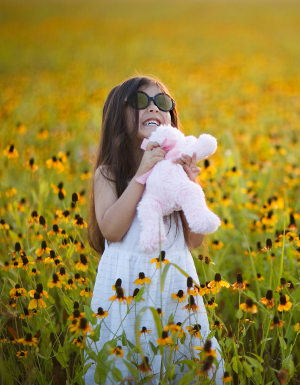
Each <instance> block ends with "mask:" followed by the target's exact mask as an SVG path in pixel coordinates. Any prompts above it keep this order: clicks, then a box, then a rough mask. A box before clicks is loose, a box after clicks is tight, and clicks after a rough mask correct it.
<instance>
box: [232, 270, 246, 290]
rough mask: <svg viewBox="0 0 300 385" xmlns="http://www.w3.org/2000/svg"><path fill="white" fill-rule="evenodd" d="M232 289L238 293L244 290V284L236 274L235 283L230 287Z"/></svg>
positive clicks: (241, 278) (239, 275) (240, 275)
mask: <svg viewBox="0 0 300 385" xmlns="http://www.w3.org/2000/svg"><path fill="white" fill-rule="evenodd" d="M232 287H233V288H234V289H238V290H239V291H241V290H243V289H245V284H244V282H243V277H242V274H240V273H238V275H237V277H236V283H234V284H233V285H232Z"/></svg>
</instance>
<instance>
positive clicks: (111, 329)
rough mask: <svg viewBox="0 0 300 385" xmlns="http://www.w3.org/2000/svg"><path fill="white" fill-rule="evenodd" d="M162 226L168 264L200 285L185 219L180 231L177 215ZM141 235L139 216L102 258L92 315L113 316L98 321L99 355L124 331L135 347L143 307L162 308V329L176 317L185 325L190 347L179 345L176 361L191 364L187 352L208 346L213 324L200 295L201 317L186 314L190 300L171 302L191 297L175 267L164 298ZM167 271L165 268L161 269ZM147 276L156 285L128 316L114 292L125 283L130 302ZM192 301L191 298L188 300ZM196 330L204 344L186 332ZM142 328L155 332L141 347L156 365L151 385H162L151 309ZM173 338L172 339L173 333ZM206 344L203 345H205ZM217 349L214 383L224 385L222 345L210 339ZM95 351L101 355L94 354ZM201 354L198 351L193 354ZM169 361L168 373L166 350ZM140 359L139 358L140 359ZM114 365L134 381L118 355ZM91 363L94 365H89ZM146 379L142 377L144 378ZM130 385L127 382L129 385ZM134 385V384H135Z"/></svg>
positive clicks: (89, 376) (89, 378) (90, 375)
mask: <svg viewBox="0 0 300 385" xmlns="http://www.w3.org/2000/svg"><path fill="white" fill-rule="evenodd" d="M163 223H164V226H165V231H166V234H167V240H166V242H165V243H164V244H163V245H162V250H164V251H165V259H167V260H168V261H169V262H170V263H174V264H176V265H177V266H179V267H180V268H181V269H183V270H184V271H185V272H186V273H187V274H188V275H189V276H190V277H192V278H193V280H194V281H195V282H197V283H198V284H199V279H198V276H197V273H196V269H195V265H194V261H193V257H192V255H191V253H190V252H189V250H188V248H187V246H186V244H185V241H184V235H183V230H182V225H181V221H180V218H179V216H178V227H179V228H178V229H177V231H176V224H175V220H174V215H171V216H169V217H164V218H163ZM139 234H140V223H139V220H138V217H137V214H136V215H135V217H134V220H133V222H132V224H131V226H130V228H129V230H128V231H127V233H126V234H125V236H124V237H123V238H122V240H121V241H119V242H111V243H108V242H107V241H105V251H104V253H103V255H102V257H101V260H100V263H99V266H98V272H97V277H96V281H95V286H94V291H93V297H92V301H91V308H92V310H93V312H95V313H96V312H97V311H98V308H99V307H102V308H103V310H106V311H108V313H109V314H108V316H107V317H106V318H104V319H101V320H99V319H97V322H98V323H100V322H102V324H101V330H100V339H99V341H98V342H97V343H96V344H97V350H98V351H100V350H101V349H102V347H103V345H104V344H105V342H107V341H109V340H111V339H113V338H115V337H116V336H121V335H122V331H123V330H124V331H125V333H126V337H127V340H129V341H130V342H132V344H134V345H135V346H136V341H135V332H134V327H135V318H136V314H138V312H139V310H140V309H142V308H143V307H144V306H149V307H154V308H155V309H156V308H161V309H162V311H163V313H164V315H163V316H162V317H163V326H165V325H166V324H167V323H168V319H169V316H170V315H171V313H172V314H173V316H174V319H173V322H174V323H175V324H176V323H177V322H181V323H182V324H183V323H184V322H185V323H184V324H183V325H182V328H183V330H184V331H185V332H186V333H187V335H186V340H185V344H184V345H182V344H181V343H180V342H179V344H178V347H179V350H178V351H175V358H176V361H179V360H183V359H190V357H191V353H190V350H191V349H190V350H188V349H187V347H189V346H191V344H192V346H193V347H194V346H203V344H204V342H205V340H206V337H207V336H208V334H209V333H210V330H209V323H208V318H207V314H206V309H205V307H204V303H203V299H202V297H200V296H199V295H198V294H197V296H195V297H194V298H195V303H196V304H197V305H198V307H199V311H197V312H192V311H191V312H190V313H189V312H188V310H187V309H184V306H185V305H187V304H188V302H187V300H186V301H185V302H180V303H179V302H178V300H174V299H173V298H172V294H173V293H175V294H177V293H178V291H179V290H183V292H184V294H185V295H186V291H187V278H186V277H185V276H184V275H183V274H182V273H181V272H180V271H179V270H178V269H177V268H176V267H174V266H170V268H169V270H168V272H167V275H166V280H165V285H164V290H163V292H162V293H161V291H160V269H159V268H158V269H157V267H156V263H150V260H151V259H153V258H158V256H159V255H158V253H154V254H145V253H143V252H142V251H141V250H140V247H139ZM161 266H162V268H163V267H164V266H165V265H164V264H161ZM140 273H144V275H145V277H147V278H150V279H151V283H149V284H146V286H147V291H146V292H145V293H144V294H143V299H144V300H145V301H141V302H135V301H134V300H133V301H132V302H131V304H130V305H129V308H130V309H131V308H132V309H131V311H130V312H129V314H127V315H126V313H127V305H126V304H123V303H121V304H120V303H119V301H118V300H116V301H111V300H109V298H111V297H112V296H113V295H114V294H115V290H113V289H112V286H113V285H114V284H115V282H116V280H117V279H121V280H122V284H121V286H122V288H123V289H124V295H125V296H126V297H128V296H129V295H130V296H132V295H133V292H134V290H135V289H136V288H139V289H141V287H142V286H141V284H138V285H137V284H136V283H134V281H135V280H136V279H137V278H139V274H140ZM187 298H188V296H187ZM121 319H122V320H123V329H122V327H120V320H121ZM196 324H200V325H201V331H200V333H201V336H202V340H200V339H199V338H195V337H191V336H190V334H189V333H188V330H187V329H186V326H189V325H190V326H192V327H193V326H194V325H196ZM142 327H146V328H147V330H151V331H150V332H149V334H148V333H143V334H141V336H140V340H141V343H142V348H143V352H144V354H145V355H146V356H148V357H149V363H151V368H152V371H151V372H150V374H155V375H154V376H153V377H152V378H151V380H152V384H158V383H159V375H160V370H161V368H160V366H161V356H159V355H156V356H155V357H153V351H152V349H151V347H150V344H149V342H150V341H151V342H152V343H153V344H154V346H155V347H156V346H157V345H158V344H157V342H156V340H157V339H158V338H159V336H158V335H157V332H156V327H155V322H154V319H153V316H152V313H151V311H150V310H149V309H148V310H146V312H145V313H144V314H143V317H142V321H141V324H140V330H141V329H142ZM169 336H171V334H170V333H169ZM203 341H204V342H203ZM211 342H212V348H213V349H215V350H216V351H217V360H218V362H219V365H218V368H217V371H216V376H215V381H216V384H218V385H219V384H222V383H223V381H222V376H223V369H224V368H223V366H224V363H223V360H222V358H221V356H220V353H219V350H220V347H219V344H218V342H217V340H216V339H215V337H213V338H212V339H211ZM117 346H122V339H121V337H120V339H119V340H118V342H117ZM92 347H93V349H95V345H94V344H93V345H92ZM122 349H123V350H124V357H123V358H124V359H126V355H127V352H128V350H127V347H126V346H122ZM95 350H96V349H95ZM192 350H193V351H194V353H193V354H195V356H196V357H198V356H197V355H196V354H197V353H198V351H197V350H195V349H192ZM164 351H165V356H164V367H166V366H167V362H168V352H169V351H170V349H169V348H165V349H164ZM138 356H139V355H138ZM109 358H111V359H115V366H116V367H117V368H118V369H119V370H120V371H121V372H122V375H123V378H125V377H132V375H131V374H130V372H129V371H128V369H127V367H126V366H125V364H124V362H123V359H122V358H121V357H117V358H116V355H115V354H112V355H111V356H109ZM137 361H138V364H141V363H142V361H141V358H140V356H139V357H137ZM89 362H93V361H92V360H90V361H89ZM95 366H96V365H95V364H93V365H92V366H91V367H90V368H89V369H88V371H87V373H86V374H85V384H86V385H93V384H95V381H94V373H95ZM180 369H182V367H181V365H176V371H175V373H177V377H176V379H175V380H174V381H172V384H178V381H179V380H180V379H181V378H182V377H183V376H184V374H185V373H187V372H188V371H189V368H188V366H187V365H184V370H183V372H181V370H180ZM142 374H143V373H141V375H142ZM212 376H213V373H212V372H209V377H211V378H212ZM109 377H110V379H108V378H107V380H106V382H105V385H108V384H112V383H113V384H119V383H120V381H116V380H114V379H113V376H112V375H109ZM127 383H128V382H127ZM133 384H134V382H133Z"/></svg>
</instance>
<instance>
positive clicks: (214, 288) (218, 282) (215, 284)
mask: <svg viewBox="0 0 300 385" xmlns="http://www.w3.org/2000/svg"><path fill="white" fill-rule="evenodd" d="M208 287H209V288H210V289H211V292H212V293H213V294H216V293H218V292H219V291H220V290H221V288H222V287H226V288H227V289H228V288H229V287H230V284H229V283H227V282H226V281H223V280H222V279H221V274H220V273H216V274H215V279H214V281H211V282H210V283H209V284H208Z"/></svg>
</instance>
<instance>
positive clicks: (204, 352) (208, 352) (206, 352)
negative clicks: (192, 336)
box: [194, 340, 217, 358]
mask: <svg viewBox="0 0 300 385" xmlns="http://www.w3.org/2000/svg"><path fill="white" fill-rule="evenodd" d="M194 349H195V350H201V353H199V355H200V356H201V357H202V358H206V357H208V356H211V357H213V358H215V357H217V352H216V351H215V350H214V349H212V348H211V340H207V341H206V342H205V344H204V346H203V347H202V346H195V347H194Z"/></svg>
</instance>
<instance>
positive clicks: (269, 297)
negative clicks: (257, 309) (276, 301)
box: [266, 290, 273, 301]
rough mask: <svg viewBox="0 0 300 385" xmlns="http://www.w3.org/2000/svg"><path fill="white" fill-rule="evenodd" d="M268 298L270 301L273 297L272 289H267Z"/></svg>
mask: <svg viewBox="0 0 300 385" xmlns="http://www.w3.org/2000/svg"><path fill="white" fill-rule="evenodd" d="M266 298H267V300H269V301H270V300H271V299H272V298H273V292H272V290H268V291H267V294H266Z"/></svg>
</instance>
